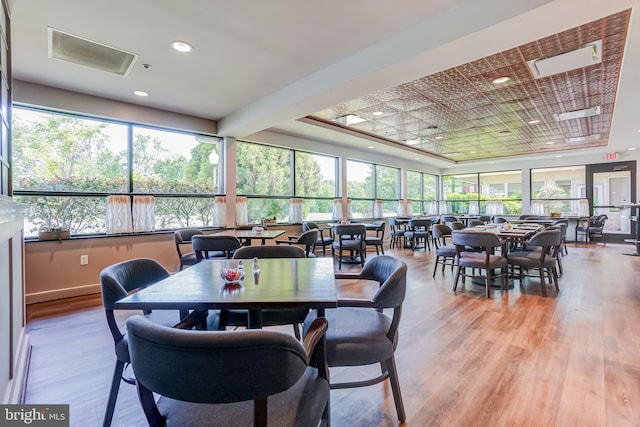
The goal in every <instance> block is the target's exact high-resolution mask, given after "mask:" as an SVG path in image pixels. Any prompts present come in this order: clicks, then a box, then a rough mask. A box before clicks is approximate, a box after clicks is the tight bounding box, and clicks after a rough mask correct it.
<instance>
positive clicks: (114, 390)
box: [102, 360, 124, 427]
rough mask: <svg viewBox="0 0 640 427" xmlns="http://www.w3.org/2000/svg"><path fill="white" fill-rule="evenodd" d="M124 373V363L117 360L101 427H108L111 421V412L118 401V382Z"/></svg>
mask: <svg viewBox="0 0 640 427" xmlns="http://www.w3.org/2000/svg"><path fill="white" fill-rule="evenodd" d="M123 372H124V362H122V361H120V360H117V361H116V366H115V368H114V369H113V378H111V389H110V390H109V399H108V400H107V409H106V410H105V411H104V421H103V422H102V425H103V427H109V426H110V425H111V420H113V411H114V409H115V408H116V400H117V399H118V390H120V381H121V380H122V373H123Z"/></svg>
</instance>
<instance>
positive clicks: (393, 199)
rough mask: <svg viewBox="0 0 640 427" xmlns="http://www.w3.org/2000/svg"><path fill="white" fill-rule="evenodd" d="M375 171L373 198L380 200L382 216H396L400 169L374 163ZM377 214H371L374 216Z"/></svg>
mask: <svg viewBox="0 0 640 427" xmlns="http://www.w3.org/2000/svg"><path fill="white" fill-rule="evenodd" d="M374 168H375V171H376V186H375V187H376V192H375V196H374V197H375V198H376V199H378V200H382V216H383V217H391V216H396V215H397V212H398V200H399V199H400V169H398V168H392V167H388V166H381V165H374ZM375 216H378V215H371V217H375Z"/></svg>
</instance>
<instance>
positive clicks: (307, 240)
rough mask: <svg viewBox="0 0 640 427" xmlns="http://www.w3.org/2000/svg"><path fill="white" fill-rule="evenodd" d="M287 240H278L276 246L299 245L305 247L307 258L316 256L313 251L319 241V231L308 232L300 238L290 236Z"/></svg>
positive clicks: (315, 229)
mask: <svg viewBox="0 0 640 427" xmlns="http://www.w3.org/2000/svg"><path fill="white" fill-rule="evenodd" d="M290 237H291V238H289V239H287V240H276V245H299V246H300V247H304V252H305V254H306V255H307V258H309V257H311V256H314V255H313V251H314V249H315V247H316V242H317V241H318V229H317V228H314V229H311V230H307V231H305V232H304V233H302V234H301V235H299V236H290Z"/></svg>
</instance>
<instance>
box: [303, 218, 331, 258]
mask: <svg viewBox="0 0 640 427" xmlns="http://www.w3.org/2000/svg"><path fill="white" fill-rule="evenodd" d="M313 229H316V230H318V240H316V244H315V247H316V248H317V247H322V256H326V255H327V246H329V247H330V248H331V250H333V246H332V245H331V244H332V243H333V233H332V230H331V228H329V229H328V230H325V229H324V228H322V227H320V226H319V225H318V224H317V223H315V222H311V221H305V222H303V223H302V232H305V231H309V230H313ZM325 231H328V234H329V235H328V236H325V235H324V232H325Z"/></svg>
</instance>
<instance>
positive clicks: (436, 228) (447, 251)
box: [431, 224, 458, 277]
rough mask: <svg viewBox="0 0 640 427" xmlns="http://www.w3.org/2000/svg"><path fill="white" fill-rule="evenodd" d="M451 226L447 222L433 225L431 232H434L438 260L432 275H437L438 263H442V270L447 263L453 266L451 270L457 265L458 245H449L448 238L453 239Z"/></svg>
mask: <svg viewBox="0 0 640 427" xmlns="http://www.w3.org/2000/svg"><path fill="white" fill-rule="evenodd" d="M451 232H452V230H451V228H449V226H447V225H445V224H434V225H433V226H432V227H431V233H432V234H433V244H434V246H435V249H436V262H435V265H434V266H433V274H432V275H431V277H435V276H436V270H437V269H438V265H442V271H443V272H444V267H445V266H447V265H450V266H451V271H453V267H454V266H455V265H456V262H455V261H456V255H457V253H458V252H457V251H456V247H455V245H453V244H450V245H447V238H449V239H451Z"/></svg>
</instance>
